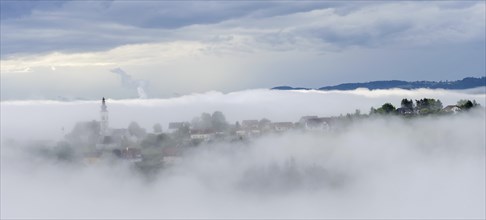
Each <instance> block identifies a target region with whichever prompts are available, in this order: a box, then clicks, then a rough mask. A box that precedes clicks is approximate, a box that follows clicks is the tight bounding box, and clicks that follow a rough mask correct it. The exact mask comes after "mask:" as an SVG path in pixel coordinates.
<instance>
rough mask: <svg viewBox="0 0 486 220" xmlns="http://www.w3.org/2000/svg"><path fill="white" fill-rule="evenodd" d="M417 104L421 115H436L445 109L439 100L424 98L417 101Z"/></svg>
mask: <svg viewBox="0 0 486 220" xmlns="http://www.w3.org/2000/svg"><path fill="white" fill-rule="evenodd" d="M415 102H416V103H417V109H418V110H419V112H420V114H429V113H436V112H439V111H440V110H441V109H442V108H443V106H442V102H441V101H440V100H439V99H438V100H435V99H429V98H423V99H420V100H415Z"/></svg>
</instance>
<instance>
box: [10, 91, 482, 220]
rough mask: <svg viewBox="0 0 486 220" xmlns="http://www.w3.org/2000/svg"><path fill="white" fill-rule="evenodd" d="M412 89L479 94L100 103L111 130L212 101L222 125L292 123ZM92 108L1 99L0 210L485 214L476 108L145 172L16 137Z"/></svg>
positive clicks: (204, 149) (310, 94)
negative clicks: (51, 153)
mask: <svg viewBox="0 0 486 220" xmlns="http://www.w3.org/2000/svg"><path fill="white" fill-rule="evenodd" d="M423 97H431V98H438V99H440V100H441V101H442V102H443V103H444V105H447V104H455V102H456V101H457V100H459V99H476V100H477V101H478V102H479V103H480V104H481V105H483V106H484V104H485V103H484V97H485V96H484V94H467V93H461V92H451V91H442V90H438V91H434V90H420V91H401V90H397V91H390V93H385V92H380V91H371V92H370V91H351V92H315V91H301V92H295V91H267V90H265V91H263V90H251V91H242V92H238V93H231V94H221V93H216V92H211V93H206V94H196V95H192V96H185V97H180V98H174V99H168V100H108V109H109V111H110V120H112V122H113V123H112V126H113V127H118V126H119V127H126V125H127V124H128V122H129V121H131V120H135V121H139V122H141V124H143V125H144V126H147V127H148V126H151V125H152V124H153V123H155V122H161V123H162V124H163V125H164V126H167V124H166V123H165V122H166V121H167V122H168V121H179V120H190V119H191V117H194V116H197V115H198V114H200V113H201V112H203V111H214V110H220V111H223V112H224V113H225V115H226V116H227V117H228V120H229V121H234V120H242V119H248V118H249V119H253V118H256V119H260V118H263V117H267V118H269V119H271V120H273V121H279V120H290V121H296V120H298V119H299V118H300V116H303V115H312V114H317V115H321V116H328V115H329V116H330V115H336V114H337V115H339V114H340V113H346V112H354V109H362V110H363V112H367V110H369V107H371V106H379V105H381V104H383V103H384V102H392V103H393V104H396V105H398V104H399V102H400V100H401V99H402V98H412V99H419V98H423ZM98 113H99V102H98V101H96V102H95V101H83V102H81V101H80V102H67V103H63V102H53V101H16V102H2V122H1V123H2V127H1V128H2V145H1V201H2V202H1V218H5V219H13V218H35V219H40V218H49V219H51V218H57V219H66V218H67V219H74V218H76V219H82V218H116V219H132V218H149V219H150V218H158V219H160V218H360V219H365V218H368V219H376V218H387V219H389V218H395V219H396V218H408V219H412V218H415V219H426V218H434V219H446V218H447V219H471V218H475V219H478V218H479V219H483V218H486V216H485V211H486V209H485V207H486V197H485V195H486V190H485V187H484V186H485V184H486V169H485V166H486V161H485V153H486V151H485V147H486V138H485V135H484V134H485V133H486V125H485V120H486V117H485V113H486V112H485V110H484V109H477V110H475V111H471V112H467V113H461V114H457V115H447V116H440V117H421V118H414V119H403V118H399V117H376V118H369V119H365V120H360V121H357V122H355V123H353V124H351V125H350V126H349V127H347V128H346V129H343V130H339V131H335V132H324V133H322V132H317V133H316V132H300V131H294V132H288V133H283V134H271V135H267V136H264V137H261V138H258V139H254V140H251V141H249V142H238V143H225V142H222V143H214V144H204V145H201V146H198V147H196V148H194V149H192V150H190V151H189V152H188V153H187V154H186V155H185V157H184V158H183V160H182V161H181V162H180V163H178V164H176V165H174V166H172V167H169V168H167V169H164V170H162V171H161V172H160V173H158V174H157V175H155V176H154V177H153V178H150V179H147V178H145V177H143V176H142V175H141V174H140V173H139V172H137V171H136V170H134V169H133V168H131V166H130V165H129V164H127V163H123V162H104V163H98V164H94V165H84V164H77V163H66V162H61V161H56V160H48V159H46V158H44V157H40V156H39V154H38V153H37V151H36V146H27V145H25V144H23V143H26V142H29V140H31V139H39V138H41V139H51V138H52V137H56V134H55V132H60V131H59V130H58V128H59V127H60V126H66V129H67V130H69V129H71V128H70V127H69V125H70V123H74V122H76V121H79V120H98ZM110 122H111V121H110ZM165 128H166V127H165ZM4 132H5V134H4Z"/></svg>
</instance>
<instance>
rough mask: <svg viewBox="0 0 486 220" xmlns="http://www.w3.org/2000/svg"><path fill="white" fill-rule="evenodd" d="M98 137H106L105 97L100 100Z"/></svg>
mask: <svg viewBox="0 0 486 220" xmlns="http://www.w3.org/2000/svg"><path fill="white" fill-rule="evenodd" d="M100 116H101V118H100V136H101V137H104V136H107V135H108V110H107V107H106V100H105V97H103V99H101V111H100Z"/></svg>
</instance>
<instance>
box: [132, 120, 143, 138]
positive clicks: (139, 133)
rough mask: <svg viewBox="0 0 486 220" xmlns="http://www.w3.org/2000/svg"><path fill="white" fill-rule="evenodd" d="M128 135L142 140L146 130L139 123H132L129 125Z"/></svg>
mask: <svg viewBox="0 0 486 220" xmlns="http://www.w3.org/2000/svg"><path fill="white" fill-rule="evenodd" d="M128 133H129V134H130V135H132V136H135V137H137V138H142V137H143V136H145V133H146V132H145V129H143V128H141V127H140V125H138V123H137V122H134V121H132V122H130V124H129V125H128Z"/></svg>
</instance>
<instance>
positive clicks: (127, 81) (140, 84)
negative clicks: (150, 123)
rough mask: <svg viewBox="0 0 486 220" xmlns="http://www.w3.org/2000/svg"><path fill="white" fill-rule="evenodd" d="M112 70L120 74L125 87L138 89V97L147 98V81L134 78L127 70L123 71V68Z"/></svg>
mask: <svg viewBox="0 0 486 220" xmlns="http://www.w3.org/2000/svg"><path fill="white" fill-rule="evenodd" d="M111 72H112V73H115V74H117V75H118V76H120V79H121V82H122V85H123V87H125V88H127V89H136V90H137V94H138V98H140V99H146V98H147V93H146V92H145V90H146V89H147V86H148V85H147V81H145V80H135V79H132V77H131V76H130V75H128V74H127V73H126V72H125V71H123V70H122V69H121V68H115V69H112V70H111Z"/></svg>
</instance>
